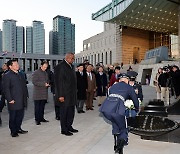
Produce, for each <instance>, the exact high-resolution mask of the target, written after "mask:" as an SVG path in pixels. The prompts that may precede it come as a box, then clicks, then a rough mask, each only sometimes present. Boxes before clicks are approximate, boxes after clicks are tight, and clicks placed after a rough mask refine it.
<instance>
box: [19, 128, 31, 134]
mask: <svg viewBox="0 0 180 154" xmlns="http://www.w3.org/2000/svg"><path fill="white" fill-rule="evenodd" d="M17 133H19V134H26V133H28V131H27V130H22V129H20V130H18V132H17Z"/></svg>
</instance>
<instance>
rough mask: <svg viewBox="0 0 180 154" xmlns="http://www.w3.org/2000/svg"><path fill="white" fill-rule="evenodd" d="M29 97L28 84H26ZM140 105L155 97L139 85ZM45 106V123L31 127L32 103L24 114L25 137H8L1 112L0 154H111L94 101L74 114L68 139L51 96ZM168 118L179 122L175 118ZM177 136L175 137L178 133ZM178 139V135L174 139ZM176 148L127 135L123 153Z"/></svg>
mask: <svg viewBox="0 0 180 154" xmlns="http://www.w3.org/2000/svg"><path fill="white" fill-rule="evenodd" d="M28 87H29V92H30V96H32V95H31V94H32V85H31V84H29V85H28ZM143 91H144V97H145V98H144V102H145V104H146V103H147V102H148V101H149V99H153V98H155V90H154V88H153V87H149V86H143ZM49 96H50V97H49V103H48V104H47V105H46V112H45V117H46V119H48V120H50V122H49V123H43V124H42V125H39V126H37V125H35V123H34V115H33V111H34V110H33V101H32V100H31V99H30V100H29V107H28V110H27V111H26V114H25V119H24V122H23V125H22V128H23V129H25V130H28V131H29V133H28V134H24V135H20V136H19V137H17V138H12V137H11V136H10V134H9V128H8V122H7V121H8V114H7V110H6V109H5V110H4V111H3V115H2V119H3V126H2V127H1V128H0V154H12V153H14V154H113V153H114V152H113V137H112V135H111V126H110V125H109V124H107V123H105V122H104V120H103V119H102V118H101V117H99V113H98V107H97V103H96V101H95V102H94V105H95V110H94V111H87V112H86V113H84V114H76V116H75V121H74V127H75V128H77V129H78V130H79V133H77V134H74V135H73V136H71V137H67V136H64V135H61V134H60V128H59V121H56V120H55V119H54V110H53V101H52V95H51V94H50V93H49ZM170 118H172V119H174V120H177V121H180V117H179V116H171V117H170ZM178 135H179V134H178ZM177 137H179V138H180V135H179V136H177ZM179 151H180V145H179V144H178V143H169V142H162V141H152V140H142V139H140V137H139V136H137V135H133V134H131V133H129V145H128V146H127V147H125V148H124V153H125V154H132V153H133V154H144V153H146V154H159V153H162V154H178V153H179Z"/></svg>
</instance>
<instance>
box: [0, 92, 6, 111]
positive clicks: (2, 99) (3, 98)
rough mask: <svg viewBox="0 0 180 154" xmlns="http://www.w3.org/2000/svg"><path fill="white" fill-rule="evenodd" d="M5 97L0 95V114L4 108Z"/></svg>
mask: <svg viewBox="0 0 180 154" xmlns="http://www.w3.org/2000/svg"><path fill="white" fill-rule="evenodd" d="M5 105H6V104H5V96H4V94H2V95H1V101H0V112H2V110H3V108H4V106H5Z"/></svg>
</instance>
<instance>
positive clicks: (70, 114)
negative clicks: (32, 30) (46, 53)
mask: <svg viewBox="0 0 180 154" xmlns="http://www.w3.org/2000/svg"><path fill="white" fill-rule="evenodd" d="M73 61H74V54H73V53H67V54H66V55H65V59H64V60H63V61H62V62H61V63H60V64H58V65H57V66H56V67H55V69H54V81H55V96H56V98H57V99H58V101H57V105H59V106H60V125H61V134H63V135H66V136H71V135H73V133H77V132H78V130H76V129H74V128H73V127H72V124H73V121H74V115H75V105H76V103H77V83H76V82H77V81H76V72H75V70H74V68H73V65H72V63H73Z"/></svg>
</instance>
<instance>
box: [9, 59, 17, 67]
mask: <svg viewBox="0 0 180 154" xmlns="http://www.w3.org/2000/svg"><path fill="white" fill-rule="evenodd" d="M13 62H17V60H16V59H10V60H9V61H8V62H7V67H9V66H12V64H13Z"/></svg>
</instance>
